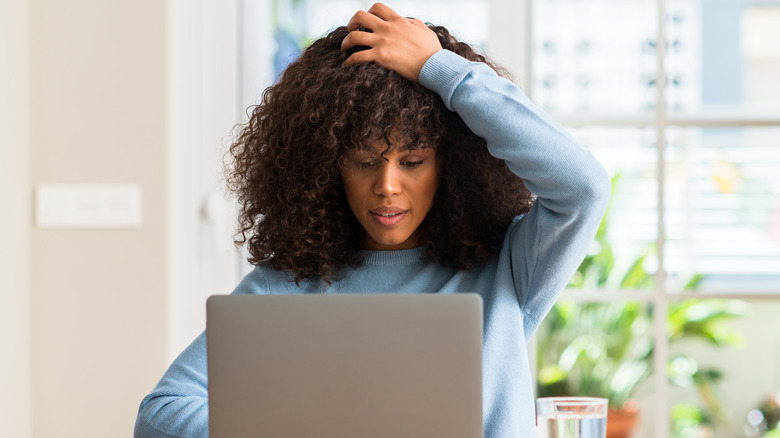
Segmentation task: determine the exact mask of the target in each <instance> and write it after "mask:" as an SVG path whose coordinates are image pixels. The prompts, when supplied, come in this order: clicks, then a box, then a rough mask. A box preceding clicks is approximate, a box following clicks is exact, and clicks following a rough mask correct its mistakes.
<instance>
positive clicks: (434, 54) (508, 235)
mask: <svg viewBox="0 0 780 438" xmlns="http://www.w3.org/2000/svg"><path fill="white" fill-rule="evenodd" d="M230 154H231V157H232V160H233V163H232V166H231V168H230V170H228V183H229V186H230V188H231V189H232V190H233V191H234V192H235V193H236V194H237V197H238V200H239V203H240V205H241V212H240V216H239V223H240V230H239V234H238V239H237V243H238V244H246V245H247V247H248V250H249V253H250V255H251V257H250V259H249V260H250V262H251V263H253V264H254V265H255V269H254V270H253V272H252V273H250V274H249V275H247V276H246V277H245V278H244V280H243V281H242V282H241V284H239V286H238V287H237V288H236V290H235V291H234V293H239V294H268V293H275V294H279V293H358V292H376V293H383V292H397V291H404V292H409V293H413V292H432V291H438V292H440V293H457V292H462V291H476V292H478V293H479V294H480V295H481V296H482V298H483V305H484V312H485V314H484V345H483V417H484V427H485V437H487V438H497V437H501V438H503V437H529V436H533V435H534V424H535V420H534V405H533V388H532V379H531V374H530V367H529V363H528V358H527V355H526V341H527V340H528V339H529V337H530V336H531V334H532V333H533V332H534V330H535V329H536V327H537V326H538V325H539V323H540V321H541V320H542V318H543V317H544V315H545V314H546V313H547V312H548V310H549V309H550V307H551V306H552V304H553V303H554V301H555V299H556V298H557V296H558V294H559V293H560V291H561V290H562V289H563V287H564V286H565V285H566V283H567V281H568V279H569V277H570V276H571V275H572V274H573V273H574V271H575V269H576V268H577V266H578V264H579V263H580V261H581V260H582V258H583V257H584V255H585V254H586V252H587V249H588V247H589V245H590V242H591V241H592V238H593V235H594V234H595V232H596V229H597V228H598V225H599V222H600V220H601V217H602V215H603V213H604V210H605V208H606V203H607V199H608V196H609V179H608V178H607V176H606V174H605V173H604V171H603V169H602V168H601V167H600V166H599V164H598V163H597V162H596V161H595V160H594V158H593V157H592V156H591V155H590V154H589V153H588V152H587V151H585V150H583V149H582V148H581V147H580V146H579V145H577V143H576V142H575V141H574V140H573V139H572V138H571V137H570V136H569V135H568V134H567V133H565V132H564V131H563V129H562V128H560V127H559V126H558V125H557V124H556V123H555V122H554V121H552V120H551V119H549V118H548V117H547V116H546V115H545V114H543V113H542V112H541V111H539V110H538V109H536V108H535V107H534V106H533V105H532V104H531V102H530V101H529V100H528V98H527V97H526V96H525V95H524V94H523V93H522V91H521V90H520V89H519V88H518V87H517V86H515V85H514V84H512V82H510V81H508V80H506V79H504V78H502V77H500V76H499V75H498V74H497V69H496V68H495V67H493V66H492V65H491V64H489V63H488V62H487V61H486V60H485V58H483V57H482V56H480V55H478V54H477V53H475V51H474V50H473V49H472V48H471V47H469V46H468V45H466V44H464V43H461V42H458V41H457V40H456V39H455V38H453V37H452V36H450V35H449V33H448V32H447V30H446V29H444V28H442V27H435V26H430V27H428V26H426V25H425V24H423V23H422V22H420V21H419V20H414V19H407V18H403V17H401V16H399V15H398V14H396V13H395V12H394V11H393V10H392V9H390V8H388V7H387V6H385V5H382V4H379V3H377V4H375V5H374V6H372V7H371V9H369V10H368V11H359V12H358V13H356V14H355V15H354V16H353V17H352V19H351V20H350V22H349V24H348V26H347V27H346V28H343V27H342V28H338V29H336V30H334V31H333V32H331V33H330V34H329V35H327V36H326V37H324V38H322V39H320V40H317V41H315V42H314V43H313V44H312V45H311V46H310V47H309V48H307V49H306V50H305V51H304V53H303V54H302V56H301V58H300V59H299V60H298V61H296V62H294V63H293V64H291V65H290V66H289V67H288V69H287V70H286V71H285V73H284V75H283V76H282V78H281V79H280V81H279V83H277V84H276V85H274V86H273V87H270V88H269V89H268V90H267V91H266V92H265V94H264V98H263V103H262V104H261V105H259V106H258V107H257V108H255V110H254V112H253V114H252V117H251V119H250V121H249V123H248V124H247V125H246V126H245V127H244V128H243V131H242V133H241V135H240V136H239V137H238V140H237V141H236V142H235V143H234V144H233V146H232V147H231V150H230ZM526 187H527V188H526ZM529 189H530V191H529ZM531 193H533V195H532V194H531ZM207 435H208V406H207V389H206V351H205V337H204V336H203V335H202V336H201V337H199V338H198V339H196V340H195V341H194V343H193V344H192V345H191V346H190V347H188V348H187V349H186V350H185V351H184V352H183V353H182V354H181V356H180V357H179V358H177V359H176V361H175V362H174V363H173V364H172V365H171V367H170V368H169V370H168V371H167V372H166V374H165V375H164V376H163V378H162V380H161V381H160V382H159V383H158V385H157V387H156V388H155V389H154V391H153V392H152V393H151V394H150V395H149V396H147V397H146V398H145V399H144V400H143V402H142V404H141V407H140V410H139V413H138V419H137V422H136V436H155V437H159V436H171V437H174V436H175V437H182V436H187V437H189V436H207Z"/></svg>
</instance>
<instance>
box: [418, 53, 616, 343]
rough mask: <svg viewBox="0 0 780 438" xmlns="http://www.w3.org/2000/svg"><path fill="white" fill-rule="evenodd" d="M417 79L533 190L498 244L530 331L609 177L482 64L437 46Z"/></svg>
mask: <svg viewBox="0 0 780 438" xmlns="http://www.w3.org/2000/svg"><path fill="white" fill-rule="evenodd" d="M420 83H421V84H422V85H423V86H425V87H426V88H428V89H431V90H433V91H434V92H436V93H437V94H438V95H439V96H440V97H441V98H442V100H443V101H444V104H445V105H446V106H447V108H449V109H450V110H452V111H455V112H457V113H458V115H459V116H460V117H461V118H462V119H463V121H464V122H465V123H466V125H467V126H468V127H469V129H471V130H472V131H473V132H474V133H475V134H477V135H479V136H480V137H483V138H484V139H485V140H486V142H487V147H488V150H489V151H490V153H491V154H492V155H493V156H495V157H497V158H500V159H503V160H504V161H506V163H507V165H508V167H509V168H510V169H511V170H512V172H514V173H515V174H516V175H518V176H520V177H522V178H523V180H524V182H525V184H526V186H527V187H528V189H529V190H531V192H533V193H534V194H535V195H536V196H537V199H536V202H535V203H534V206H533V208H532V209H531V211H529V213H528V214H527V215H525V216H524V217H523V218H522V220H516V221H515V222H514V223H513V224H512V226H511V227H510V229H509V230H508V232H507V237H506V240H505V243H504V250H505V251H508V252H509V258H510V262H511V271H512V272H511V275H512V282H513V283H514V287H515V291H516V293H517V298H518V302H519V303H520V306H521V307H522V310H523V312H524V314H525V326H524V331H525V334H526V336H530V335H531V334H532V333H533V331H534V330H535V329H536V327H537V326H538V324H539V322H540V321H541V319H542V318H543V317H544V316H545V315H546V314H547V312H548V311H549V309H550V307H552V305H553V303H554V302H555V300H556V298H557V297H558V295H559V294H560V292H561V290H563V288H564V287H565V286H566V284H567V283H568V281H569V279H570V278H571V276H572V275H573V274H574V272H575V271H576V269H577V266H579V264H580V263H581V261H582V259H583V258H584V256H585V255H586V253H587V251H588V248H589V246H590V243H591V242H592V240H593V236H594V235H595V233H596V230H597V229H598V226H599V223H600V222H601V218H602V216H603V215H604V212H605V210H606V206H607V201H608V199H609V193H610V181H609V177H608V176H607V174H606V172H605V171H604V169H603V168H602V167H601V165H600V164H599V163H598V162H597V161H596V159H595V158H594V157H593V156H592V155H591V154H590V152H588V151H587V150H585V149H584V148H582V147H581V146H580V145H579V144H578V143H577V142H576V141H575V140H574V139H573V138H572V137H571V136H570V135H569V134H568V133H567V132H566V131H565V130H564V129H563V128H562V127H561V126H560V125H559V124H558V123H556V122H555V121H554V120H552V119H551V118H550V117H548V116H547V115H546V114H544V113H543V112H542V111H541V110H540V109H538V108H536V107H535V106H534V105H533V103H532V102H531V101H530V99H528V97H527V96H526V95H525V94H524V93H523V92H522V90H520V88H519V87H517V86H516V85H515V84H514V83H512V82H511V81H509V80H506V79H504V78H501V77H499V76H498V75H497V74H496V73H495V72H494V71H493V69H491V68H490V67H489V66H487V65H486V64H483V63H478V62H470V61H468V60H466V59H464V58H462V57H460V56H458V55H456V54H455V53H452V52H449V51H446V50H441V51H439V52H437V53H435V54H434V55H433V56H432V57H431V58H430V59H429V60H428V61H427V62H426V64H425V65H424V66H423V69H422V72H421V73H420Z"/></svg>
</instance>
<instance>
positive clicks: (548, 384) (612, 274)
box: [537, 175, 744, 427]
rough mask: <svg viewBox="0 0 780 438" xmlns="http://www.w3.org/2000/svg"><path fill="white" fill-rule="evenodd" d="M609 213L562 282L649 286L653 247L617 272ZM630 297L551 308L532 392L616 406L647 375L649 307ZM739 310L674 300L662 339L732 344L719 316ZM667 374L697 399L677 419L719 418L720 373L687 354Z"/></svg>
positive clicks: (734, 338) (735, 339)
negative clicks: (602, 400) (605, 400)
mask: <svg viewBox="0 0 780 438" xmlns="http://www.w3.org/2000/svg"><path fill="white" fill-rule="evenodd" d="M619 180H620V176H619V175H618V176H615V177H614V178H613V180H612V184H613V192H614V188H615V186H616V185H617V184H618V182H619ZM608 211H609V208H608ZM608 217H609V214H607V215H605V217H604V219H603V220H602V223H601V225H600V227H599V230H598V232H597V234H596V238H595V244H594V248H595V250H594V251H592V252H591V254H589V255H588V256H587V257H586V258H585V260H584V261H583V262H582V264H581V265H580V267H579V269H578V270H577V274H576V275H575V276H574V278H573V279H572V282H571V284H570V285H569V287H572V288H577V287H579V288H586V287H587V288H593V289H599V288H604V287H615V286H617V287H619V288H620V289H643V288H652V287H654V286H655V276H654V275H653V274H652V273H650V272H648V271H647V269H645V262H646V261H647V259H648V258H650V257H653V256H654V255H655V252H656V248H655V246H654V245H653V244H648V246H647V247H646V248H645V249H644V250H643V251H642V252H641V253H640V254H639V255H638V256H637V257H636V258H635V259H634V260H633V261H632V263H630V264H629V265H628V268H627V269H625V270H624V271H622V272H617V269H615V256H614V253H613V251H612V246H611V244H610V242H609V240H608V238H607V236H608V235H607V231H608ZM703 278H704V277H703V276H701V275H694V276H693V277H692V278H691V279H690V280H689V281H688V283H687V285H686V289H687V290H695V289H696V288H697V287H698V285H699V284H700V283H701V281H702V280H703ZM630 299H631V295H630V292H628V291H627V292H626V300H625V301H610V302H601V303H579V302H573V301H568V300H562V301H560V302H559V303H557V304H556V305H555V306H554V307H553V309H552V310H551V312H550V314H549V315H548V316H547V318H546V319H545V321H544V322H543V324H542V326H541V327H540V328H539V332H538V343H537V346H538V347H537V369H538V388H537V391H538V395H539V396H556V395H587V396H598V397H606V398H608V399H609V400H610V405H611V406H612V407H621V406H623V405H624V404H625V403H626V402H627V401H628V400H629V399H630V398H631V397H632V396H633V395H634V393H635V391H636V389H637V387H638V386H639V385H640V384H641V383H642V382H644V381H646V380H647V379H648V378H649V377H650V375H651V374H652V373H653V368H654V362H653V353H654V342H653V333H652V321H653V307H652V306H651V305H650V304H649V303H643V302H638V301H630ZM743 313H744V303H743V302H741V301H738V300H705V301H700V300H687V301H673V302H671V303H669V305H668V309H667V326H666V330H667V334H668V336H669V342H670V343H676V342H678V341H681V340H684V339H695V340H701V341H704V342H707V343H710V344H712V345H716V346H728V345H737V344H738V343H739V336H738V335H737V334H736V333H735V332H734V331H733V330H731V329H730V328H729V327H728V325H727V324H726V321H727V320H729V319H731V318H734V317H737V316H741V315H742V314H743ZM666 372H667V375H668V377H669V379H670V381H672V382H673V383H675V384H677V385H680V386H683V387H689V388H692V389H693V390H694V391H695V392H696V393H697V394H698V398H699V399H700V401H701V403H702V404H703V408H701V410H700V411H699V412H698V414H696V415H693V414H692V410H691V409H688V410H687V411H685V406H682V407H680V408H677V411H678V414H679V415H678V416H679V418H680V419H681V421H680V422H678V424H681V425H685V426H686V427H689V426H690V424H691V422H693V421H697V422H699V424H707V423H713V422H714V421H716V420H717V419H718V418H721V417H722V413H721V410H722V407H721V404H720V403H719V399H718V397H717V390H716V388H717V383H718V381H719V380H720V379H721V378H722V373H721V372H720V371H719V370H717V369H713V368H705V367H702V366H700V365H699V364H698V362H697V361H696V360H695V359H693V358H691V357H687V356H676V357H673V358H671V359H670V361H669V364H668V366H667V370H666ZM673 420H674V419H673ZM682 420H684V421H682ZM681 427H682V426H681Z"/></svg>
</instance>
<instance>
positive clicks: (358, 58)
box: [342, 50, 374, 67]
mask: <svg viewBox="0 0 780 438" xmlns="http://www.w3.org/2000/svg"><path fill="white" fill-rule="evenodd" d="M371 61H374V54H373V53H371V51H370V50H363V51H361V52H355V53H353V54H352V55H351V56H350V57H349V58H347V59H345V60H344V62H343V63H342V65H343V66H345V67H350V66H353V65H357V64H362V63H368V62H371Z"/></svg>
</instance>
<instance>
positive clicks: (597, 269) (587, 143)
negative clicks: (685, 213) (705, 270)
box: [570, 127, 658, 290]
mask: <svg viewBox="0 0 780 438" xmlns="http://www.w3.org/2000/svg"><path fill="white" fill-rule="evenodd" d="M571 133H572V135H574V137H575V138H576V139H577V140H578V141H579V142H580V143H581V144H582V145H583V146H584V147H586V148H587V149H588V150H590V151H591V152H592V153H593V155H594V156H595V157H596V158H597V159H598V160H599V161H600V162H601V164H602V165H603V166H604V167H605V168H606V169H607V172H608V173H609V174H610V176H611V177H612V198H611V200H610V204H609V208H608V209H607V213H606V215H605V217H604V220H603V221H602V224H601V229H600V230H599V233H598V235H597V236H596V239H595V242H594V244H593V245H592V247H591V252H590V254H589V255H588V256H587V257H586V259H585V261H584V262H583V264H582V265H581V266H580V269H579V271H578V272H577V274H575V276H574V277H573V278H572V281H571V283H570V287H580V288H587V289H612V290H614V289H645V288H653V287H654V285H655V280H654V275H655V272H656V268H657V258H656V255H657V251H656V239H657V234H658V213H657V208H658V188H657V182H656V178H657V174H658V172H657V163H658V159H657V149H656V135H655V131H653V130H649V129H635V128H595V127H594V128H584V129H572V130H571Z"/></svg>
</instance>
